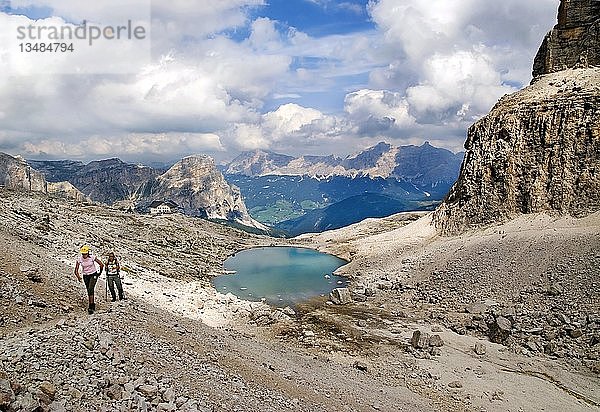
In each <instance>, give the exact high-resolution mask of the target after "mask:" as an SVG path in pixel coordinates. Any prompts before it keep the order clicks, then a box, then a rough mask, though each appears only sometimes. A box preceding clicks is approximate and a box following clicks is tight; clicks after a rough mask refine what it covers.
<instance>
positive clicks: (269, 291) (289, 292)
mask: <svg viewBox="0 0 600 412" xmlns="http://www.w3.org/2000/svg"><path fill="white" fill-rule="evenodd" d="M346 263H347V262H346V261H345V260H343V259H340V258H338V257H336V256H332V255H328V254H325V253H321V252H317V251H316V250H312V249H303V248H294V247H262V248H255V249H248V250H244V251H241V252H238V253H237V254H236V255H234V256H231V257H230V258H228V259H227V260H226V261H225V262H224V263H223V266H224V267H225V269H226V270H228V271H235V274H230V275H222V276H217V277H216V278H214V279H213V286H214V287H215V289H217V290H218V291H219V292H221V293H229V292H231V293H233V294H234V295H236V296H238V297H239V298H241V299H245V300H253V301H259V300H261V298H264V299H266V301H267V302H268V303H270V304H271V305H275V306H280V307H283V306H288V305H294V304H296V303H299V302H302V301H304V300H307V299H310V298H312V297H315V296H321V295H327V294H329V292H331V291H332V290H333V289H335V288H336V287H345V286H346V285H347V282H348V280H347V278H344V277H341V276H335V275H333V274H332V272H333V271H335V270H336V269H337V268H339V267H340V266H343V265H345V264H346Z"/></svg>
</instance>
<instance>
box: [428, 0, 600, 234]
mask: <svg viewBox="0 0 600 412" xmlns="http://www.w3.org/2000/svg"><path fill="white" fill-rule="evenodd" d="M592 3H594V4H592ZM599 4H600V2H590V1H588V0H581V1H566V0H563V1H562V2H561V7H560V13H559V14H560V15H559V25H558V26H557V28H555V30H554V31H553V33H555V34H552V33H551V34H550V35H549V36H550V38H549V37H547V38H546V39H545V40H544V45H543V46H542V49H541V50H540V53H539V54H538V57H537V58H536V70H537V73H541V74H543V73H546V72H547V73H549V74H544V75H541V76H540V77H539V78H538V79H536V81H535V82H533V83H532V85H531V86H529V87H527V88H525V89H523V90H521V91H519V92H517V93H514V94H512V95H510V96H505V97H503V98H502V99H501V100H500V101H499V102H498V103H497V104H496V106H495V107H494V108H493V109H492V111H491V112H490V113H489V114H488V115H487V116H485V117H484V118H482V119H481V120H479V121H478V122H477V123H475V124H474V125H473V126H472V127H471V128H470V129H469V131H468V136H467V141H466V143H465V148H466V153H465V159H464V162H463V165H462V167H461V172H460V176H459V178H458V181H457V182H456V183H455V184H454V186H453V187H452V189H451V190H450V193H449V194H448V196H447V198H446V200H445V202H444V203H443V204H442V206H440V208H439V209H438V210H437V211H436V212H435V215H434V224H435V225H436V227H437V228H438V229H440V230H441V231H442V232H444V233H459V232H461V231H463V230H465V229H467V228H469V227H474V226H479V225H485V224H489V223H494V222H499V221H502V220H504V219H506V218H510V217H512V216H515V215H517V214H520V213H534V212H544V211H553V212H558V213H562V214H570V215H574V216H583V215H586V214H589V213H593V212H595V211H598V210H600V68H593V67H589V68H574V69H566V70H561V69H563V68H564V67H565V66H575V65H577V64H578V63H581V62H582V59H581V58H580V57H581V56H587V63H592V62H594V64H597V61H596V60H593V59H590V57H593V56H597V54H595V53H597V47H598V43H597V42H596V41H597V40H598V38H596V40H594V41H590V42H587V40H586V41H583V40H582V41H581V42H575V41H572V38H571V37H569V36H566V35H565V36H566V37H565V36H563V35H562V34H560V33H563V34H564V33H567V31H568V30H574V31H573V33H575V32H576V33H580V34H581V33H583V31H585V30H583V29H582V27H584V25H583V22H594V21H595V22H596V23H589V24H588V25H587V26H585V27H587V28H588V29H590V30H591V27H593V26H594V24H596V27H597V22H598V12H599V8H598V5H599ZM576 27H579V28H580V29H581V30H575V28H576ZM565 30H566V31H565ZM586 30H587V29H586ZM556 33H558V34H556ZM553 36H555V37H553ZM573 36H574V35H573ZM582 39H587V37H585V36H583V37H582ZM584 46H585V47H584ZM544 53H545V54H544ZM544 55H545V56H546V57H545V58H544V59H543V60H544V61H545V64H544V65H543V67H542V66H541V63H540V61H541V60H540V56H544ZM575 56H579V57H577V58H575ZM579 65H581V64H579ZM582 66H583V67H585V66H586V65H582Z"/></svg>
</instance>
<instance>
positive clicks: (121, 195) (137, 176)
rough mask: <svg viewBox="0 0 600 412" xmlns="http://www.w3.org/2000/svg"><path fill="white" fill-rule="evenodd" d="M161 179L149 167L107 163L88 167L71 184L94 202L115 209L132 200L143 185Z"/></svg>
mask: <svg viewBox="0 0 600 412" xmlns="http://www.w3.org/2000/svg"><path fill="white" fill-rule="evenodd" d="M158 175H159V172H157V171H156V170H154V169H152V168H150V167H147V166H141V165H135V164H129V163H125V162H123V161H121V160H120V159H107V160H100V161H95V162H91V163H89V164H87V165H85V166H84V167H82V168H80V169H79V170H77V172H76V173H75V174H74V175H73V176H72V177H71V178H70V179H69V181H70V182H71V183H72V184H73V185H74V186H75V187H76V188H77V189H79V190H80V191H81V192H82V193H84V194H85V195H86V196H88V197H89V198H90V199H92V200H93V201H95V202H101V203H106V204H109V205H111V204H113V203H114V202H116V201H119V200H125V199H130V198H131V197H133V196H134V195H135V193H136V192H137V190H138V189H139V187H140V186H141V185H142V184H144V183H145V182H147V181H148V180H150V179H152V178H154V177H156V176H158Z"/></svg>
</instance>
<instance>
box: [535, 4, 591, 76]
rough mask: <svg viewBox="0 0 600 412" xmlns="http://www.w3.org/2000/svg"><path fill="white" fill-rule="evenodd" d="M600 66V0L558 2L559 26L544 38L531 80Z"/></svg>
mask: <svg viewBox="0 0 600 412" xmlns="http://www.w3.org/2000/svg"><path fill="white" fill-rule="evenodd" d="M598 65H600V1H598V0H577V1H573V0H561V2H560V6H559V9H558V24H557V25H556V26H554V28H553V29H552V30H551V31H550V32H549V33H548V34H547V35H546V37H545V38H544V41H543V42H542V45H541V46H540V49H539V51H538V53H537V55H536V57H535V61H534V64H533V77H534V78H537V77H539V76H541V75H543V74H548V73H554V72H558V71H561V70H565V69H569V68H574V67H579V68H585V67H592V66H598Z"/></svg>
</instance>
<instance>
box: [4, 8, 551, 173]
mask: <svg viewBox="0 0 600 412" xmlns="http://www.w3.org/2000/svg"><path fill="white" fill-rule="evenodd" d="M111 2H113V3H114V7H109V6H110V3H111ZM558 4H559V1H558V0H536V1H535V2H523V1H522V0H505V1H503V2H489V1H487V0H428V1H424V0H371V1H366V0H361V1H359V0H347V1H331V0H287V1H285V0H219V1H216V0H215V1H202V2H191V1H189V0H170V1H168V2H164V1H154V2H152V3H150V1H149V0H104V1H103V2H94V3H84V2H81V1H80V0H13V2H12V5H13V12H12V13H7V12H6V8H5V9H4V12H2V11H0V27H11V25H13V26H14V25H18V24H20V25H22V24H44V25H57V24H62V23H61V22H67V23H68V22H73V23H75V22H81V21H82V20H84V19H86V20H88V21H98V22H100V23H102V22H105V24H109V23H108V22H120V21H121V20H123V18H124V17H128V16H131V14H129V12H127V11H126V10H130V11H131V12H132V13H133V12H136V11H140V10H142V11H144V10H143V9H146V11H147V16H148V18H147V21H144V20H143V17H140V19H142V20H141V24H146V25H147V26H148V29H149V31H150V32H151V47H152V55H151V59H150V61H147V59H144V55H143V53H141V51H140V50H138V49H131V48H128V46H127V45H126V44H121V43H117V42H114V43H112V44H111V47H112V49H111V50H114V55H115V56H121V57H120V58H125V59H127V60H129V62H128V64H129V74H126V75H117V74H114V73H112V74H111V73H102V72H100V73H95V74H87V75H86V74H77V75H73V74H68V73H73V72H74V71H76V69H77V67H75V66H74V62H73V61H71V60H69V58H68V56H66V58H64V59H62V60H61V61H59V62H58V63H56V62H55V63H53V64H39V62H38V63H36V64H34V63H29V61H28V60H27V59H25V58H24V57H27V56H23V55H18V56H17V57H18V58H17V60H16V61H17V62H18V65H17V66H16V67H17V70H15V67H14V66H8V67H3V65H6V64H7V61H6V60H3V61H0V72H3V73H11V75H10V76H4V77H0V151H4V152H8V153H13V154H22V155H24V156H26V157H29V158H73V159H82V160H90V159H98V158H106V157H113V156H119V157H121V158H123V159H125V160H130V161H171V160H176V159H177V158H179V157H181V156H186V155H189V154H192V153H199V152H200V153H209V154H211V155H213V156H215V157H216V158H217V159H227V158H232V157H233V156H235V155H236V154H237V153H239V152H240V151H243V150H252V149H259V148H260V149H270V150H275V151H279V152H283V153H289V154H294V155H299V154H336V155H347V154H349V153H351V152H355V151H357V150H361V149H364V148H366V147H368V146H370V145H374V144H376V143H377V142H379V141H387V142H390V143H392V144H397V145H404V144H422V143H423V142H424V141H429V142H431V143H432V144H433V145H436V146H440V147H445V148H448V149H450V150H453V151H459V150H461V149H462V146H463V142H464V140H465V135H466V130H467V128H468V127H469V126H470V125H471V124H472V123H473V122H475V121H476V120H477V119H479V118H480V117H481V116H483V115H485V114H486V113H487V112H488V111H489V110H490V108H491V107H492V106H493V105H494V104H495V103H496V102H497V100H498V99H499V98H500V97H501V96H502V95H504V94H507V93H513V92H515V91H517V90H518V89H520V88H522V87H524V86H525V85H527V84H528V83H529V81H530V80H531V67H532V62H533V57H534V56H535V53H536V52H537V49H538V47H539V45H540V43H541V41H542V38H543V36H544V35H545V34H546V33H547V31H548V30H549V29H550V28H551V27H552V26H553V25H554V24H555V22H556V13H557V8H558ZM32 5H35V7H32ZM127 7H129V9H127ZM123 10H125V11H123ZM15 11H16V12H15ZM16 14H25V15H26V16H27V17H24V16H17V15H16ZM150 16H152V18H151V19H150ZM47 17H51V18H48V19H46V18H47ZM35 19H41V20H38V21H37V22H36V21H34V20H35ZM65 24H66V23H65ZM2 35H5V36H8V37H6V38H7V39H9V38H10V36H11V33H10V32H9V31H4V32H3V31H2V30H0V37H1V36H2ZM6 44H7V43H6V42H0V54H2V53H3V52H9V53H11V52H14V50H13V51H11V50H3V48H6V47H7V46H6ZM90 58H97V56H94V55H93V54H91V55H90ZM108 58H109V59H110V56H108ZM13 63H14V62H13ZM8 64H11V61H10V59H9V60H8ZM33 69H35V70H33ZM40 69H41V70H42V72H41V73H40ZM11 70H12V71H11ZM46 71H47V72H46ZM56 119H60V122H57V121H56ZM82 143H83V144H82ZM82 148H85V149H82Z"/></svg>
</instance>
